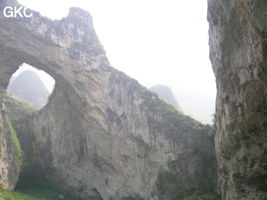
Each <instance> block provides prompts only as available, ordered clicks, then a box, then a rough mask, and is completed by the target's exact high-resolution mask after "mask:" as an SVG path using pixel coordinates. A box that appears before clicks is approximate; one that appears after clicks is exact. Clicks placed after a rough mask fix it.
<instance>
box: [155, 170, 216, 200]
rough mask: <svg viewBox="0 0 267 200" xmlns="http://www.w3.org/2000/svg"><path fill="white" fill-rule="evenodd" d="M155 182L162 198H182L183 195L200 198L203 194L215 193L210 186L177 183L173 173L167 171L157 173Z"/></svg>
mask: <svg viewBox="0 0 267 200" xmlns="http://www.w3.org/2000/svg"><path fill="white" fill-rule="evenodd" d="M156 184H157V185H156V186H157V189H158V194H159V198H160V199H164V200H172V199H173V200H174V199H175V200H182V199H184V198H185V197H193V198H195V200H202V199H204V195H205V194H215V191H214V189H213V188H212V186H211V188H205V187H203V188H185V187H183V186H182V185H181V184H179V182H178V181H177V179H176V175H175V173H172V172H167V171H165V172H161V173H160V174H159V176H158V180H157V183H156Z"/></svg>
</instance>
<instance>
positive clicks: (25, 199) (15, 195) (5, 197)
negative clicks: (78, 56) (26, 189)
mask: <svg viewBox="0 0 267 200" xmlns="http://www.w3.org/2000/svg"><path fill="white" fill-rule="evenodd" d="M0 200H48V199H44V198H41V197H34V196H30V195H26V194H23V193H20V192H13V191H4V190H0Z"/></svg>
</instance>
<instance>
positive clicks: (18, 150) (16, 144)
mask: <svg viewBox="0 0 267 200" xmlns="http://www.w3.org/2000/svg"><path fill="white" fill-rule="evenodd" d="M6 121H7V125H8V129H9V133H10V138H11V143H12V147H13V150H14V152H15V164H16V168H17V170H18V171H20V168H21V165H22V159H23V152H22V149H21V146H20V142H19V139H18V137H17V133H16V131H15V130H14V128H13V125H12V122H11V120H10V119H9V117H8V115H6Z"/></svg>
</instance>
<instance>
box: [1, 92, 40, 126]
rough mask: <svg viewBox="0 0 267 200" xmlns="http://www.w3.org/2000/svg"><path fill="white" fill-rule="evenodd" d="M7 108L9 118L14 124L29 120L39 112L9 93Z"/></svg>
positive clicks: (6, 99)
mask: <svg viewBox="0 0 267 200" xmlns="http://www.w3.org/2000/svg"><path fill="white" fill-rule="evenodd" d="M5 106H6V107H7V113H8V116H9V117H10V120H11V121H12V122H13V123H14V122H17V121H21V120H23V119H27V118H28V117H31V116H32V115H33V114H35V113H37V112H38V110H37V109H36V108H34V107H33V106H31V105H30V104H28V103H25V102H24V101H22V100H20V99H18V98H16V97H14V96H12V95H11V94H9V93H7V94H6V96H5Z"/></svg>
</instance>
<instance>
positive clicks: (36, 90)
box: [7, 63, 55, 110]
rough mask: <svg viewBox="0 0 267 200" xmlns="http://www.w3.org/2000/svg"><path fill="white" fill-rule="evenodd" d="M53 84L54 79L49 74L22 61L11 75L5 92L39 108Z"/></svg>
mask: <svg viewBox="0 0 267 200" xmlns="http://www.w3.org/2000/svg"><path fill="white" fill-rule="evenodd" d="M54 86H55V79H54V78H53V77H51V76H50V75H49V74H47V73H46V72H44V71H42V70H39V69H37V68H35V67H33V66H31V65H28V64H26V63H23V64H22V65H21V66H20V67H19V69H18V70H17V71H16V72H15V73H13V75H12V76H11V78H10V81H9V84H8V87H7V94H8V95H9V96H11V97H14V98H16V99H18V100H21V101H23V102H25V103H27V104H29V105H31V106H33V107H34V108H35V109H37V110H39V109H41V108H43V107H44V106H45V105H46V104H47V103H48V99H49V96H50V95H51V94H52V92H53V90H54Z"/></svg>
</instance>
